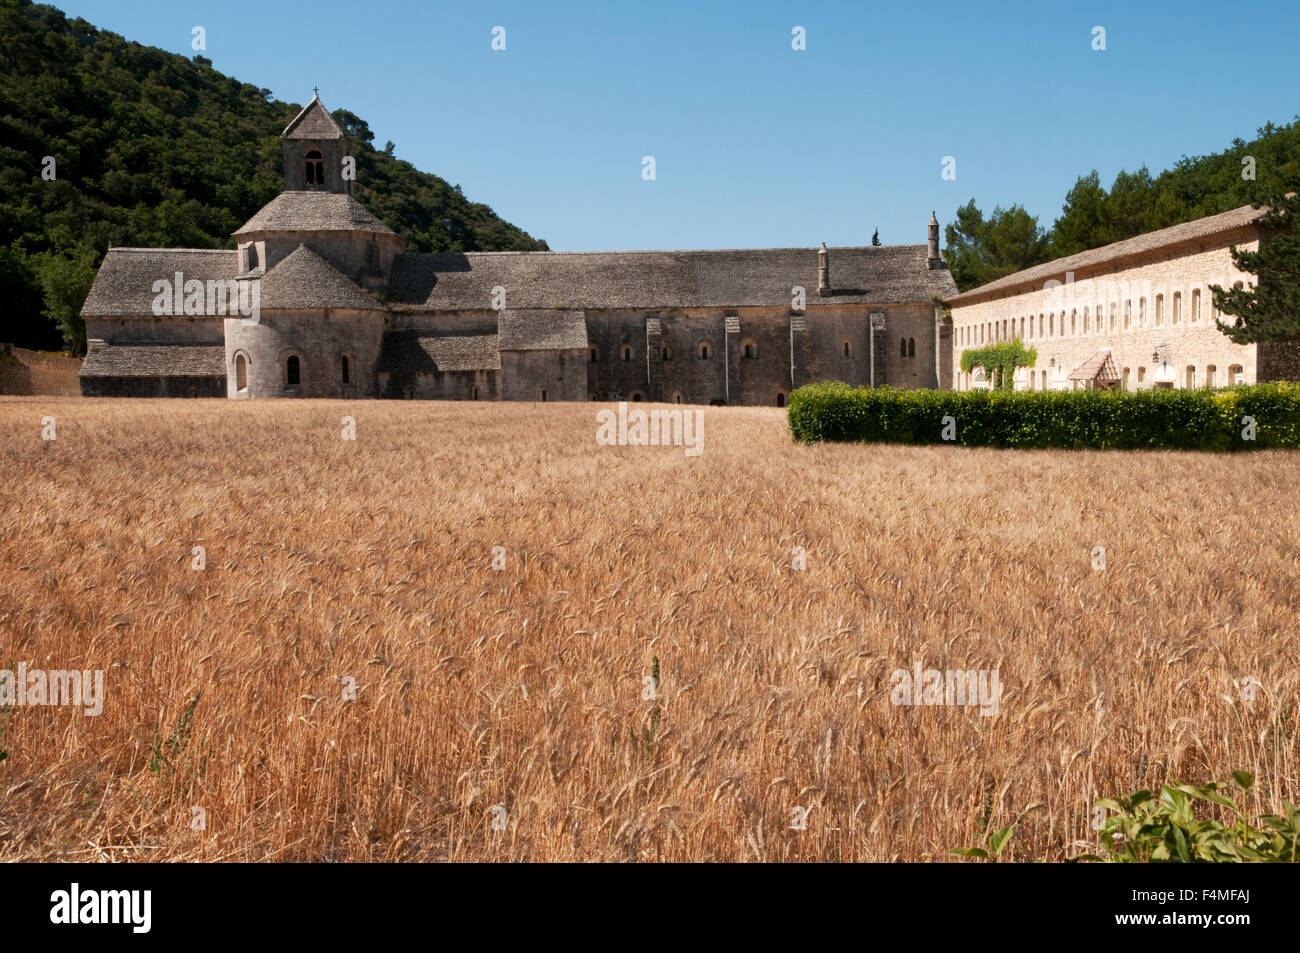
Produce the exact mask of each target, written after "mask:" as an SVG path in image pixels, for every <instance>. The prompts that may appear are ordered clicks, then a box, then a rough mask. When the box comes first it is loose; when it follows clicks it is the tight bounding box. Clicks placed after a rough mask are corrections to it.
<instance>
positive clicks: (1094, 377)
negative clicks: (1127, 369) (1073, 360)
mask: <svg viewBox="0 0 1300 953" xmlns="http://www.w3.org/2000/svg"><path fill="white" fill-rule="evenodd" d="M1069 379H1070V380H1072V381H1101V382H1103V383H1105V382H1107V381H1117V380H1119V371H1118V370H1117V369H1116V367H1115V358H1114V357H1112V356H1111V353H1110V348H1104V349H1103V350H1100V351H1098V352H1097V353H1096V354H1094V355H1093V356H1092V357H1090V358H1088V359H1087V360H1086V361H1084V362H1083V363H1082V364H1080V365H1079V366H1078V367H1076V368H1075V369H1074V370H1072V371H1070V377H1069Z"/></svg>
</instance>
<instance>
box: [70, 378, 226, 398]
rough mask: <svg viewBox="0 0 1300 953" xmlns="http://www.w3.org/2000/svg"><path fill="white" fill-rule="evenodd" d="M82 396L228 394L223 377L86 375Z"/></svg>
mask: <svg viewBox="0 0 1300 953" xmlns="http://www.w3.org/2000/svg"><path fill="white" fill-rule="evenodd" d="M81 396H82V397H225V396H226V380H225V378H224V377H83V378H82V379H81Z"/></svg>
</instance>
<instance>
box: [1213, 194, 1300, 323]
mask: <svg viewBox="0 0 1300 953" xmlns="http://www.w3.org/2000/svg"><path fill="white" fill-rule="evenodd" d="M1255 207H1256V208H1267V211H1266V212H1265V213H1264V215H1263V216H1262V217H1261V219H1260V222H1261V224H1262V225H1263V227H1264V235H1263V236H1262V238H1261V240H1260V243H1259V246H1260V247H1259V251H1249V250H1247V249H1244V248H1233V249H1232V263H1233V264H1234V265H1236V266H1237V267H1238V268H1239V269H1240V270H1242V271H1245V272H1249V273H1250V274H1253V275H1254V276H1255V286H1254V287H1253V288H1245V287H1242V288H1221V287H1219V286H1218V285H1210V292H1211V294H1213V295H1214V306H1215V307H1216V308H1218V309H1219V311H1221V312H1222V313H1223V314H1225V315H1233V316H1235V318H1236V320H1235V321H1231V322H1224V321H1220V320H1218V319H1217V318H1216V319H1215V323H1216V324H1218V326H1219V330H1220V331H1222V332H1223V333H1224V334H1226V335H1227V336H1228V337H1229V339H1231V340H1232V342H1233V343H1234V344H1254V343H1256V342H1260V341H1263V342H1271V343H1276V342H1280V341H1293V340H1296V339H1297V338H1300V197H1298V196H1297V195H1296V193H1295V192H1289V193H1287V194H1286V195H1285V196H1279V195H1274V196H1271V197H1269V198H1268V199H1267V200H1266V201H1265V202H1264V203H1263V204H1262V205H1256V206H1255Z"/></svg>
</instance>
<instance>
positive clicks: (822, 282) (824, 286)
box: [817, 242, 831, 295]
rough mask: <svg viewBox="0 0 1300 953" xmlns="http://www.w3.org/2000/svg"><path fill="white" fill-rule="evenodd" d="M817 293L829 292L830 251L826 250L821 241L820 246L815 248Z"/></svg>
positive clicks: (825, 293)
mask: <svg viewBox="0 0 1300 953" xmlns="http://www.w3.org/2000/svg"><path fill="white" fill-rule="evenodd" d="M817 293H818V294H819V295H828V294H830V293H831V253H830V252H829V251H827V250H826V243H825V242H822V247H821V248H819V249H817Z"/></svg>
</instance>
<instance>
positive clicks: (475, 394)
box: [469, 387, 478, 400]
mask: <svg viewBox="0 0 1300 953" xmlns="http://www.w3.org/2000/svg"><path fill="white" fill-rule="evenodd" d="M469 399H470V400H478V388H477V387H472V388H470V392H469Z"/></svg>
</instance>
